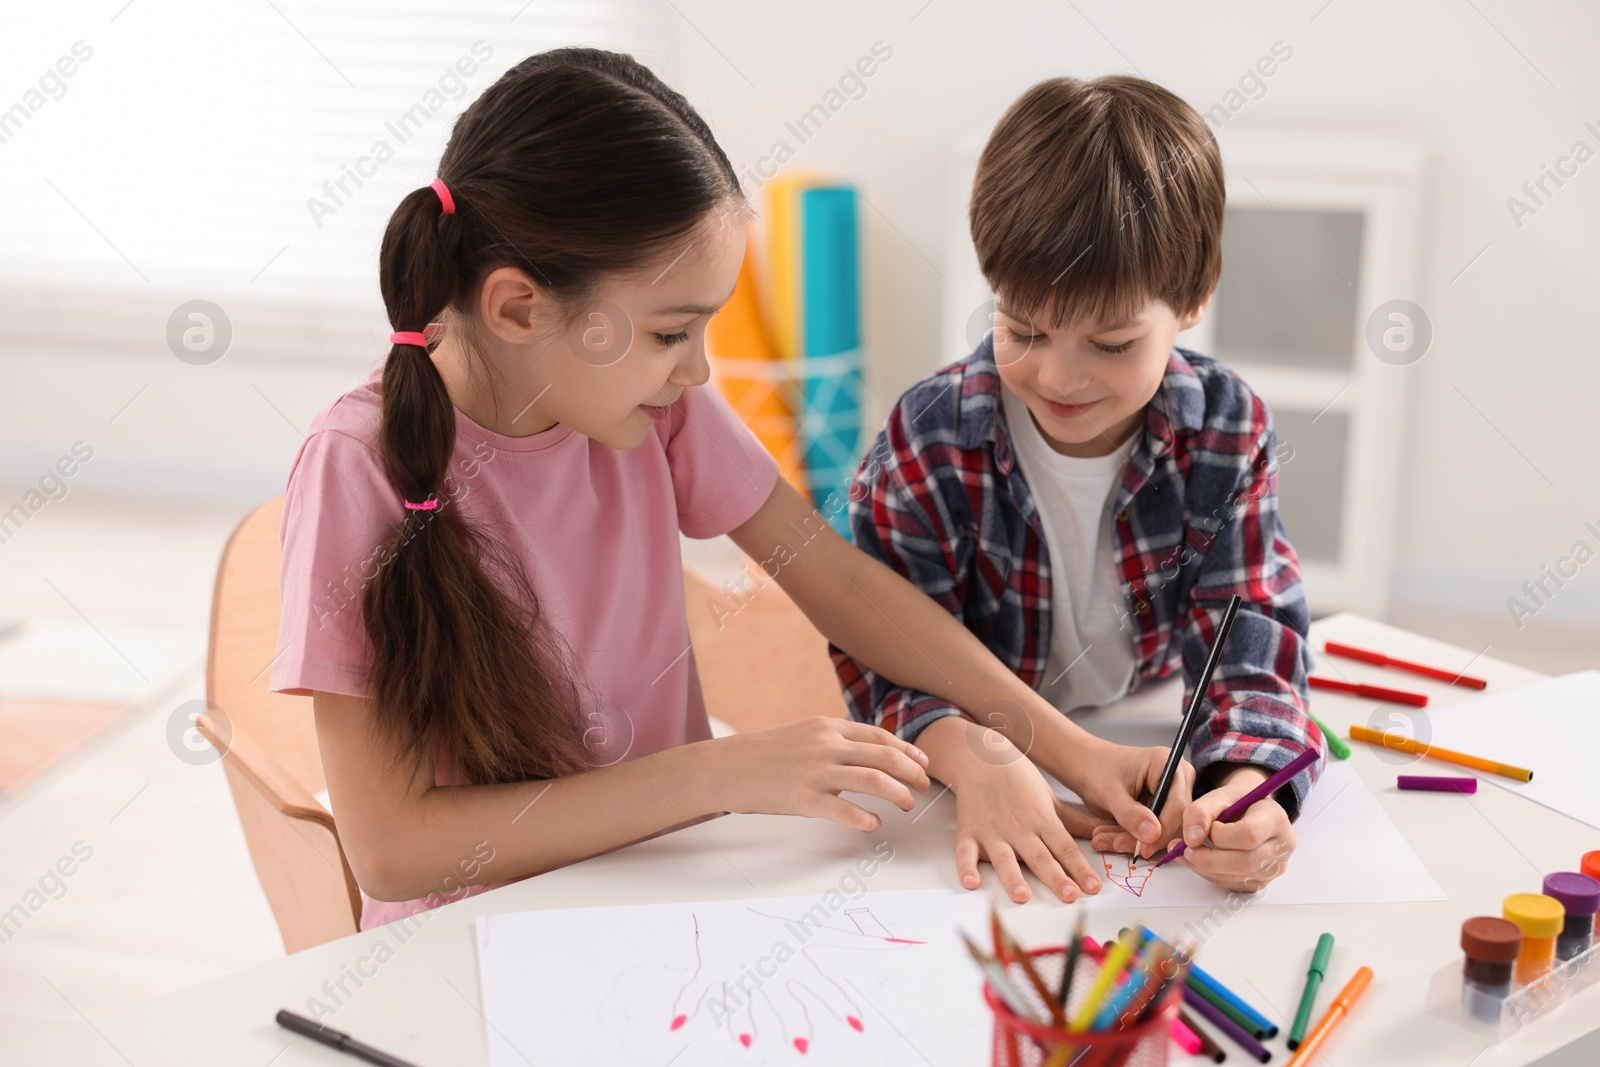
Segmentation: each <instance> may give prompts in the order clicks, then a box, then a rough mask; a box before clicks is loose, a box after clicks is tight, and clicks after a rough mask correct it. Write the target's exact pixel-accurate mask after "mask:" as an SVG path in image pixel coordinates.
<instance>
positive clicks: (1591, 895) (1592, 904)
mask: <svg viewBox="0 0 1600 1067" xmlns="http://www.w3.org/2000/svg"><path fill="white" fill-rule="evenodd" d="M1544 895H1545V896H1547V897H1554V898H1555V899H1556V900H1558V901H1560V902H1561V906H1562V907H1563V908H1566V909H1567V914H1568V915H1593V914H1594V913H1595V912H1597V911H1600V882H1597V881H1595V880H1594V879H1593V878H1590V877H1589V876H1588V875H1587V874H1579V873H1578V872H1577V871H1557V872H1556V873H1554V874H1547V875H1545V876H1544Z"/></svg>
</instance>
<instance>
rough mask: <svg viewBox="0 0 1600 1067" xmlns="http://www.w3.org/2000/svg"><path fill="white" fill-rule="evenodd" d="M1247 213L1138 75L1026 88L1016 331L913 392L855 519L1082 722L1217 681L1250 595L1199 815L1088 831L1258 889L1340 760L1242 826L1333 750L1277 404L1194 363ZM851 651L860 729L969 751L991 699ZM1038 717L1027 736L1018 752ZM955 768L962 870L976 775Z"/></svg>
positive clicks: (1199, 762) (1011, 259) (1215, 724)
mask: <svg viewBox="0 0 1600 1067" xmlns="http://www.w3.org/2000/svg"><path fill="white" fill-rule="evenodd" d="M1223 203H1224V186H1223V176H1222V161H1221V157H1220V155H1219V153H1218V150H1217V146H1216V142H1215V140H1214V139H1213V138H1212V136H1211V132H1210V130H1209V129H1208V128H1207V127H1206V124H1205V122H1204V121H1203V120H1202V119H1201V117H1200V116H1199V115H1198V114H1197V113H1196V112H1195V111H1194V109H1193V108H1191V107H1190V106H1189V105H1188V104H1186V103H1184V102H1183V101H1182V100H1180V99H1179V98H1178V97H1176V96H1174V95H1173V94H1172V93H1170V92H1168V91H1166V90H1165V89H1162V88H1160V87H1159V86H1156V85H1153V84H1151V83H1150V82H1147V81H1144V80H1142V79H1138V78H1132V77H1124V76H1111V77H1104V78H1100V79H1097V80H1095V81H1091V82H1085V81H1081V80H1078V79H1075V78H1056V79H1052V80H1049V81H1045V82H1041V83H1040V84H1038V85H1035V86H1034V87H1033V88H1031V89H1029V90H1028V91H1027V92H1026V93H1024V94H1023V95H1022V96H1021V98H1019V99H1018V100H1017V101H1016V103H1015V104H1013V105H1012V107H1011V109H1010V110H1009V111H1008V112H1007V113H1006V115H1005V116H1004V117H1003V118H1002V119H1001V120H1000V123H999V125H998V126H997V127H996V128H995V131H994V133H993V134H992V135H991V136H990V138H989V142H988V144H987V146H986V147H985V149H984V151H983V154H982V156H981V158H980V159H979V162H978V169H977V175H976V178H975V180H974V183H973V191H972V202H971V206H970V213H969V217H970V221H971V227H972V237H973V243H974V245H975V246H976V248H977V253H978V262H979V265H980V267H981V268H982V270H983V273H984V276H985V277H986V278H987V280H988V282H989V284H990V287H991V289H992V290H993V292H994V296H995V315H994V326H995V328H994V330H993V332H992V334H991V335H990V337H989V338H987V339H985V341H984V342H983V343H982V344H980V345H979V347H978V348H977V350H976V351H974V352H973V353H972V354H971V355H970V356H968V357H966V358H965V359H963V360H961V361H959V362H957V363H954V364H951V365H950V366H947V367H945V368H943V369H942V370H939V371H938V372H936V373H934V374H932V375H930V376H929V377H928V378H925V379H923V380H922V381H921V382H919V383H918V384H916V385H914V386H912V387H911V389H910V390H908V391H907V392H906V393H905V395H903V396H902V397H901V398H900V400H899V401H898V402H897V403H896V404H895V407H894V409H893V410H892V411H891V412H890V414H889V417H888V419H887V421H886V423H885V425H884V428H883V429H882V430H881V431H880V432H879V434H878V438H877V440H876V442H875V443H874V447H873V448H872V449H871V451H869V453H868V458H867V460H866V461H864V462H863V464H862V466H861V469H860V470H859V471H858V477H857V483H856V485H854V486H853V487H852V492H851V504H850V520H851V526H852V530H853V533H854V540H855V542H856V544H857V546H858V547H860V548H861V549H862V550H863V551H865V552H867V553H868V554H870V555H873V556H876V557H877V558H879V559H881V560H883V561H884V562H886V563H887V564H889V565H890V566H891V567H893V568H895V570H897V571H899V572H900V573H901V574H903V575H905V576H906V577H907V578H908V579H910V580H911V581H912V582H913V583H914V584H916V585H917V586H919V587H920V588H921V589H922V590H923V591H924V592H926V593H927V594H929V595H930V596H932V597H933V598H934V599H935V600H937V601H939V602H940V603H941V604H943V605H944V606H945V607H946V608H948V609H949V610H950V611H951V613H953V614H954V615H955V616H956V617H957V618H959V619H961V620H962V621H963V622H964V623H965V624H966V626H967V627H968V629H970V630H971V631H972V632H973V633H975V634H976V635H977V636H978V637H979V638H980V639H981V640H982V641H983V642H984V643H985V644H986V645H987V646H988V647H989V648H990V650H991V651H993V652H994V653H995V654H996V655H997V656H998V657H999V658H1000V659H1001V660H1002V661H1003V662H1004V663H1005V664H1006V665H1007V666H1008V667H1010V668H1011V669H1012V670H1013V671H1015V672H1016V673H1017V674H1018V675H1019V676H1020V677H1021V678H1022V679H1023V680H1024V681H1025V682H1027V683H1028V684H1029V685H1030V686H1031V687H1032V688H1033V689H1034V690H1036V691H1037V692H1038V693H1039V694H1040V695H1041V696H1042V697H1044V698H1045V699H1046V700H1047V701H1048V702H1049V704H1050V705H1051V706H1053V707H1054V708H1055V709H1056V710H1058V711H1059V712H1063V713H1065V712H1069V711H1072V710H1074V709H1076V708H1081V707H1095V706H1099V705H1103V704H1107V703H1110V702H1112V701H1114V700H1117V699H1119V698H1120V697H1122V696H1123V695H1125V694H1127V693H1129V692H1131V691H1133V690H1136V689H1138V688H1139V687H1140V686H1141V685H1144V684H1145V683H1148V682H1153V681H1156V680H1158V679H1162V678H1165V677H1167V676H1168V675H1170V674H1171V673H1172V672H1173V670H1174V669H1176V667H1177V665H1178V664H1179V662H1180V661H1181V663H1182V667H1183V672H1184V678H1185V679H1186V681H1187V683H1188V685H1189V686H1191V687H1192V686H1193V685H1194V682H1195V678H1196V676H1197V674H1198V673H1199V671H1200V669H1201V667H1202V665H1203V664H1204V662H1205V658H1206V654H1207V651H1208V649H1209V646H1210V644H1211V641H1212V638H1213V637H1214V636H1215V633H1216V627H1217V625H1218V623H1219V622H1220V620H1221V617H1222V613H1223V609H1224V608H1225V606H1226V604H1227V602H1228V598H1229V595H1230V594H1232V593H1238V594H1239V595H1240V596H1241V597H1242V598H1243V603H1242V604H1241V606H1240V609H1239V613H1238V616H1237V618H1236V619H1235V621H1234V626H1233V629H1232V632H1231V634H1230V636H1229V639H1228V643H1227V645H1226V648H1225V650H1224V654H1223V657H1222V660H1221V662H1220V663H1219V665H1218V668H1217V671H1216V674H1215V677H1214V678H1213V680H1212V682H1211V685H1210V687H1209V689H1208V690H1207V702H1206V706H1205V708H1204V709H1203V711H1202V713H1201V714H1202V718H1201V722H1200V723H1199V726H1198V728H1197V729H1196V731H1195V734H1194V738H1193V741H1192V742H1191V745H1190V750H1189V753H1188V755H1189V758H1190V760H1191V761H1192V764H1193V768H1194V775H1195V777H1194V787H1193V793H1194V799H1191V798H1190V796H1189V795H1188V794H1189V790H1188V789H1187V788H1185V787H1182V786H1180V788H1179V789H1177V790H1175V791H1174V794H1173V801H1172V802H1170V803H1169V804H1168V809H1169V810H1168V811H1163V812H1159V813H1157V814H1158V815H1160V816H1161V819H1162V830H1163V833H1162V837H1163V840H1161V841H1151V840H1149V839H1148V838H1146V839H1144V840H1141V841H1135V839H1134V838H1133V837H1132V835H1130V834H1128V833H1127V832H1126V831H1124V830H1122V829H1120V828H1119V827H1117V826H1114V825H1105V823H1108V822H1109V820H1101V823H1102V824H1101V825H1095V826H1093V827H1091V828H1090V829H1089V832H1088V836H1089V837H1090V839H1091V844H1092V845H1093V846H1094V847H1095V848H1097V849H1101V850H1103V851H1114V852H1131V851H1133V850H1134V849H1135V848H1137V849H1138V850H1139V853H1140V854H1141V855H1146V856H1148V855H1153V854H1157V853H1159V852H1161V851H1164V850H1165V849H1166V847H1167V846H1168V844H1169V843H1170V841H1174V840H1176V833H1177V831H1178V829H1179V828H1180V827H1181V832H1182V835H1183V838H1184V840H1186V841H1187V842H1188V844H1189V845H1190V848H1189V850H1188V851H1187V853H1186V855H1185V856H1184V858H1183V861H1182V862H1186V863H1188V864H1189V865H1190V866H1191V867H1192V868H1194V869H1195V870H1196V871H1198V872H1199V873H1200V874H1201V875H1202V876H1204V877H1205V878H1207V879H1208V880H1210V881H1212V882H1214V883H1216V884H1218V885H1222V886H1226V887H1228V888H1232V889H1241V890H1246V891H1253V890H1255V889H1259V888H1260V887H1261V886H1262V885H1264V884H1265V883H1266V882H1267V881H1269V880H1270V879H1272V878H1274V877H1276V876H1277V875H1278V874H1279V873H1281V871H1282V870H1283V868H1284V864H1285V862H1286V861H1287V858H1288V856H1289V854H1290V852H1292V851H1293V849H1294V843H1295V841H1294V832H1293V830H1292V829H1291V827H1290V823H1291V821H1292V820H1293V819H1294V817H1295V816H1296V815H1297V813H1298V812H1299V810H1300V806H1301V804H1303V802H1304V800H1305V796H1306V793H1307V791H1308V790H1309V789H1310V788H1311V785H1312V781H1313V779H1314V777H1315V767H1313V769H1312V770H1309V771H1307V772H1305V773H1303V774H1301V775H1300V776H1299V777H1297V778H1296V779H1295V780H1294V782H1293V783H1292V784H1291V785H1290V786H1286V787H1284V788H1283V789H1281V790H1279V791H1278V792H1277V794H1276V795H1275V796H1273V797H1269V798H1267V799H1265V800H1262V801H1260V802H1258V803H1257V804H1255V805H1253V806H1252V807H1251V808H1250V810H1249V811H1248V813H1247V814H1246V815H1245V816H1244V817H1243V818H1242V819H1240V820H1239V821H1237V822H1234V823H1231V824H1223V823H1218V822H1216V821H1215V820H1216V817H1217V816H1218V814H1220V813H1221V811H1222V809H1223V808H1225V807H1227V806H1228V805H1229V804H1230V803H1232V802H1233V801H1234V800H1236V799H1237V798H1239V797H1240V796H1242V795H1244V794H1245V793H1246V792H1248V791H1249V790H1250V789H1251V788H1252V787H1254V786H1255V785H1257V784H1259V783H1260V782H1262V781H1264V780H1265V779H1266V778H1267V777H1268V776H1269V775H1270V774H1271V773H1272V772H1273V771H1275V770H1277V769H1278V768H1280V767H1283V766H1284V765H1286V764H1288V763H1289V762H1290V761H1291V760H1292V759H1294V757H1295V756H1297V755H1299V754H1300V753H1301V752H1302V751H1304V750H1305V749H1306V748H1307V747H1309V746H1312V745H1318V746H1320V744H1321V737H1320V735H1319V734H1318V733H1316V732H1315V731H1314V729H1313V727H1312V725H1311V723H1310V722H1309V720H1308V719H1307V717H1306V714H1305V709H1306V706H1307V692H1306V674H1307V671H1308V670H1309V668H1310V649H1309V647H1308V645H1307V642H1306V636H1305V635H1306V628H1307V624H1308V621H1309V618H1308V614H1307V611H1306V605H1305V599H1304V596H1303V594H1302V591H1301V585H1300V569H1299V562H1298V560H1297V559H1296V557H1295V553H1294V549H1293V547H1292V546H1291V545H1290V543H1289V539H1288V536H1287V535H1286V534H1285V532H1284V529H1283V526H1282V524H1281V523H1280V521H1279V518H1278V511H1277V465H1276V463H1275V462H1274V460H1275V450H1276V447H1277V442H1276V434H1275V432H1274V429H1273V422H1272V416H1271V413H1270V412H1268V410H1267V408H1266V406H1265V405H1264V404H1263V403H1262V402H1261V400H1260V399H1259V398H1258V397H1256V395H1255V394H1254V393H1252V392H1251V391H1250V389H1249V388H1248V387H1247V386H1246V385H1245V384H1244V383H1243V382H1242V381H1240V380H1239V379H1238V378H1237V377H1236V376H1235V375H1234V374H1233V373H1232V372H1231V371H1229V370H1228V369H1227V368H1226V367H1224V366H1222V365H1221V364H1220V363H1217V362H1216V361H1215V360H1212V359H1210V358H1208V357H1205V356H1201V355H1198V354H1196V353H1194V352H1190V351H1187V350H1185V349H1181V348H1175V347H1173V339H1174V337H1175V336H1176V335H1177V333H1178V332H1179V331H1180V330H1184V329H1188V328H1189V327H1191V326H1193V325H1195V324H1196V323H1198V322H1199V321H1200V319H1201V317H1202V316H1203V315H1204V313H1205V310H1206V307H1207V305H1208V304H1209V302H1210V298H1211V293H1212V291H1213V289H1214V288H1215V286H1216V283H1217V279H1218V277H1219V275H1220V273H1221V232H1222V215H1223ZM830 652H831V653H832V655H833V659H834V665H835V667H836V668H837V670H838V673H839V677H840V681H841V684H842V686H843V687H844V690H845V698H846V702H847V704H848V705H849V706H850V710H851V714H852V716H853V717H855V718H858V719H861V720H864V721H866V722H870V723H873V724H876V725H879V726H882V727H884V728H885V729H888V730H891V731H893V732H895V733H896V734H898V735H899V736H900V737H902V738H905V739H906V740H915V741H916V743H917V744H918V746H919V747H921V748H923V749H924V751H927V752H929V753H930V756H932V755H933V754H934V752H935V751H938V750H940V749H941V748H944V749H946V750H947V751H948V749H949V746H948V745H942V744H941V743H940V742H941V740H942V738H941V735H953V734H955V733H957V732H961V731H970V730H972V729H973V728H974V724H973V723H972V722H970V721H969V722H967V723H963V722H962V720H972V719H973V716H972V715H971V714H969V713H968V712H967V711H963V710H961V709H958V708H955V707H952V706H951V705H949V704H948V703H945V702H942V701H940V700H938V699H937V698H934V697H931V696H928V695H927V694H924V693H919V692H916V691H913V690H908V689H904V688H901V687H899V686H896V685H895V684H893V683H892V682H890V681H889V680H887V679H885V678H883V677H881V676H879V675H877V674H875V673H873V672H871V671H870V670H867V669H866V668H864V667H863V666H862V665H861V664H860V663H858V662H857V661H855V660H854V659H852V658H850V657H849V656H847V655H845V654H844V653H842V652H840V651H839V650H838V649H837V648H830ZM1016 725H1017V724H1016V723H1008V724H1007V725H1005V726H1002V727H1001V729H1002V732H1005V733H1006V734H1007V736H1008V737H1011V739H1012V740H1013V741H1016V740H1017V738H1016V737H1014V736H1012V734H1013V732H1015V730H1014V728H1015V726H1016ZM1023 725H1026V724H1023ZM969 736H970V734H969ZM968 743H969V745H970V744H971V742H970V740H969V742H968ZM1036 758H1037V757H1036ZM1022 762H1023V763H1024V764H1027V761H1022ZM1039 762H1040V763H1044V761H1043V760H1039ZM1028 767H1029V772H1030V773H1034V774H1037V773H1038V772H1037V771H1036V770H1033V769H1032V766H1031V764H1030V765H1028ZM1045 769H1046V770H1050V769H1051V768H1050V767H1049V766H1048V765H1046V766H1045ZM930 770H931V771H932V772H933V773H935V774H936V775H937V776H938V777H941V778H945V775H944V774H942V773H939V772H938V769H937V768H936V767H935V768H930ZM945 780H946V781H947V782H949V783H950V784H951V787H952V789H954V790H955V792H956V793H957V794H958V839H957V852H958V856H959V855H961V854H962V851H963V840H962V834H963V833H964V832H965V831H964V829H963V828H962V826H961V825H960V813H959V808H960V793H961V784H960V783H959V782H956V781H951V779H949V778H945ZM1149 785H1150V786H1151V787H1152V788H1153V785H1154V783H1153V782H1152V783H1149ZM1180 794H1181V795H1180ZM1175 806H1176V810H1177V812H1181V820H1180V818H1179V817H1178V815H1177V814H1176V813H1175V812H1174V811H1173V810H1172V809H1174V807H1175ZM1079 825H1081V823H1080V824H1079ZM1080 832H1081V831H1080ZM1169 833H1170V834H1172V836H1171V837H1168V834H1169ZM1208 839H1209V841H1210V843H1211V845H1212V846H1213V847H1211V848H1196V847H1194V846H1197V845H1199V844H1200V843H1201V842H1203V841H1206V840H1208ZM979 844H980V847H981V841H980V842H979ZM970 847H971V846H970V844H968V845H967V849H968V850H969V851H970ZM989 858H990V859H991V861H993V862H994V864H995V868H996V871H997V872H999V873H1001V874H1002V877H1003V878H1005V877H1006V875H1007V873H1008V872H1002V871H1001V863H1000V861H999V860H996V859H995V858H994V857H993V856H990V857H989ZM1007 862H1008V863H1010V858H1009V857H1008V858H1007ZM963 880H964V881H967V880H966V879H965V878H964V879H963ZM968 884H971V883H970V882H969V883H968Z"/></svg>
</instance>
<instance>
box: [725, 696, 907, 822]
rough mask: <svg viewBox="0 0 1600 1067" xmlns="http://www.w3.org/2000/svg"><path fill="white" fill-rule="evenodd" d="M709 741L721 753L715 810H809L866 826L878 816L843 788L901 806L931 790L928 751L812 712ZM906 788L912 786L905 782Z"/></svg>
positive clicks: (807, 812) (786, 812) (783, 812)
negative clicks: (847, 795)
mask: <svg viewBox="0 0 1600 1067" xmlns="http://www.w3.org/2000/svg"><path fill="white" fill-rule="evenodd" d="M710 744H713V745H718V746H722V752H723V753H724V755H723V756H722V758H720V759H719V760H718V762H717V765H716V767H715V768H714V769H713V771H712V773H713V774H716V775H718V776H719V779H720V780H719V781H718V782H716V783H714V784H713V785H712V786H711V789H712V791H713V795H714V796H716V797H719V798H721V799H720V800H719V801H718V804H719V805H720V807H718V809H717V810H722V811H737V812H761V813H764V814H768V815H808V816H813V817H816V818H823V819H832V820H833V821H834V822H836V823H839V824H840V825H842V826H849V827H853V828H854V829H857V830H862V831H866V832H871V831H873V830H876V829H877V828H878V827H879V825H880V824H881V823H882V822H883V820H882V819H880V818H879V817H878V816H877V815H876V814H875V813H873V812H870V811H868V810H867V809H866V808H863V807H862V806H861V805H859V804H852V803H851V802H850V801H848V800H844V799H842V798H841V797H840V796H839V794H840V793H841V792H845V791H847V790H848V791H850V792H854V793H867V794H870V795H872V796H875V797H882V798H883V799H884V800H887V801H888V802H889V803H891V804H893V805H895V806H896V807H899V808H900V809H902V810H904V811H910V810H911V809H912V808H913V807H915V806H916V803H917V801H916V798H915V797H913V796H912V795H911V790H912V789H915V790H917V791H918V792H919V793H920V792H922V791H924V790H926V789H927V788H928V772H927V770H926V769H925V768H926V767H927V764H928V756H927V754H926V753H924V752H923V751H922V750H921V749H919V748H917V747H916V746H915V745H913V744H911V743H910V742H909V741H902V740H900V739H899V738H898V737H896V736H894V734H891V733H889V732H888V731H887V730H883V729H880V728H879V727H876V726H868V725H867V724H866V723H862V722H854V721H852V720H849V719H831V718H825V717H821V716H816V717H813V718H809V719H799V720H797V721H795V722H791V723H787V724H785V725H783V726H774V727H771V728H770V729H766V730H751V731H750V732H748V733H742V734H734V735H732V736H731V737H724V738H721V739H719V740H716V741H712V742H710ZM907 786H909V787H910V788H907Z"/></svg>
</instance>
